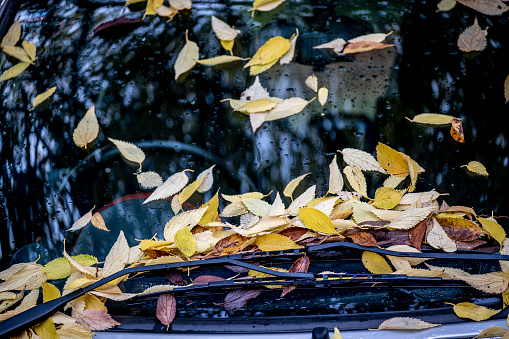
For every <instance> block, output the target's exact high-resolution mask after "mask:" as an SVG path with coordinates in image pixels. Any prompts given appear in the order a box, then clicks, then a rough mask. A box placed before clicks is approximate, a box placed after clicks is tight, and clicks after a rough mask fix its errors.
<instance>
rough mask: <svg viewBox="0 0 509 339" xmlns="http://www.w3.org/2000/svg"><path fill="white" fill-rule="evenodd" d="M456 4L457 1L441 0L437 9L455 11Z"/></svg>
mask: <svg viewBox="0 0 509 339" xmlns="http://www.w3.org/2000/svg"><path fill="white" fill-rule="evenodd" d="M456 2H457V1H456V0H441V1H440V2H439V3H438V4H437V8H438V10H439V11H442V12H447V11H450V10H451V9H453V8H454V6H456Z"/></svg>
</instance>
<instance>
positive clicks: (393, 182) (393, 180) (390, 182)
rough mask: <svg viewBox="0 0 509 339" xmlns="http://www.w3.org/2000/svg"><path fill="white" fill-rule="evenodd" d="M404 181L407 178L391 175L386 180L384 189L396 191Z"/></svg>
mask: <svg viewBox="0 0 509 339" xmlns="http://www.w3.org/2000/svg"><path fill="white" fill-rule="evenodd" d="M403 180H405V178H403V177H395V176H394V175H390V176H389V177H388V178H387V179H385V180H384V183H383V187H390V188H394V189H396V187H398V186H399V184H400V183H401V182H402V181H403Z"/></svg>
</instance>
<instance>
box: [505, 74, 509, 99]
mask: <svg viewBox="0 0 509 339" xmlns="http://www.w3.org/2000/svg"><path fill="white" fill-rule="evenodd" d="M504 97H505V103H507V102H508V101H509V75H508V76H507V78H505V81H504Z"/></svg>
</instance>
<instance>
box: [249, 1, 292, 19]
mask: <svg viewBox="0 0 509 339" xmlns="http://www.w3.org/2000/svg"><path fill="white" fill-rule="evenodd" d="M283 2H285V0H255V1H254V2H253V8H252V9H249V10H248V11H251V17H253V15H254V11H255V10H256V11H261V12H269V11H272V10H273V9H274V8H276V7H278V6H279V5H281V4H282V3H283Z"/></svg>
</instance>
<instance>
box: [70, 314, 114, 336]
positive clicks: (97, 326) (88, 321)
mask: <svg viewBox="0 0 509 339" xmlns="http://www.w3.org/2000/svg"><path fill="white" fill-rule="evenodd" d="M74 312H75V313H76V316H77V317H78V318H77V321H78V323H79V324H81V325H83V326H85V327H87V328H89V329H91V330H92V331H103V330H107V329H108V328H112V327H115V326H117V325H120V323H118V322H116V321H115V319H113V318H112V317H111V316H110V315H109V314H108V313H107V312H105V311H102V310H84V311H78V310H74Z"/></svg>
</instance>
